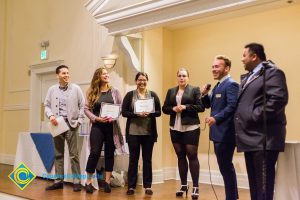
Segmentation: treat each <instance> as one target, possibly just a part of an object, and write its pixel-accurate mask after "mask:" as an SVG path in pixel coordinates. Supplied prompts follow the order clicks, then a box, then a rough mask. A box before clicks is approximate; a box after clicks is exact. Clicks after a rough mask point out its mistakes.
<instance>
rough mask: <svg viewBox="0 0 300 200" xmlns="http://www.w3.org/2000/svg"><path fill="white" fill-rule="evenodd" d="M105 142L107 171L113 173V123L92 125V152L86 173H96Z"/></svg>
mask: <svg viewBox="0 0 300 200" xmlns="http://www.w3.org/2000/svg"><path fill="white" fill-rule="evenodd" d="M104 141H105V147H104V159H105V171H107V172H112V170H113V166H114V152H115V145H114V140H113V125H112V123H94V124H93V125H92V128H91V134H90V145H91V152H90V155H89V158H88V161H87V164H86V172H88V173H94V172H95V169H96V166H97V163H98V160H99V157H100V154H101V150H102V146H103V142H104Z"/></svg>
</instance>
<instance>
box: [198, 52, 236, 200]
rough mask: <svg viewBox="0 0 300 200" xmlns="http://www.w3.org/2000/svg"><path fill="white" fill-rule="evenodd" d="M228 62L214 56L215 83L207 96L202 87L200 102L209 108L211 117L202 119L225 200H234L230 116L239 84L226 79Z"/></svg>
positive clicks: (232, 143) (213, 71)
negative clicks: (218, 170)
mask: <svg viewBox="0 0 300 200" xmlns="http://www.w3.org/2000/svg"><path fill="white" fill-rule="evenodd" d="M230 67H231V61H230V59H229V58H227V57H226V56H223V55H220V56H216V58H215V60H214V62H213V65H212V74H213V77H214V79H215V80H218V81H219V82H218V84H217V85H216V86H215V87H214V89H213V90H212V92H211V94H210V95H207V94H208V91H209V88H208V87H207V86H204V87H203V88H202V94H203V95H204V96H202V102H203V104H204V106H205V107H206V108H211V115H210V117H208V118H207V119H206V123H208V125H209V126H210V140H212V141H213V142H214V149H215V154H216V157H217V161H218V165H219V169H220V172H221V174H222V176H223V180H224V185H225V193H226V200H236V199H238V189H237V181H236V173H235V169H234V166H233V164H232V157H233V153H234V149H235V134H234V121H233V115H234V111H235V108H236V101H237V96H238V91H239V85H238V84H237V83H236V82H235V81H234V80H233V79H232V78H231V77H230V75H229V71H230Z"/></svg>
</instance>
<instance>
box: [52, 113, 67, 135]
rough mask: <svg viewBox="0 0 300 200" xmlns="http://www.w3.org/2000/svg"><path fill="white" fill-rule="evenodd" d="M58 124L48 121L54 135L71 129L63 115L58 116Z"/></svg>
mask: <svg viewBox="0 0 300 200" xmlns="http://www.w3.org/2000/svg"><path fill="white" fill-rule="evenodd" d="M56 121H57V125H56V126H54V125H53V124H52V123H51V122H49V123H48V127H49V130H50V133H51V135H52V137H55V136H58V135H60V134H62V133H64V132H66V131H68V130H70V128H69V126H68V124H67V122H66V121H65V119H64V118H63V117H61V116H60V117H56Z"/></svg>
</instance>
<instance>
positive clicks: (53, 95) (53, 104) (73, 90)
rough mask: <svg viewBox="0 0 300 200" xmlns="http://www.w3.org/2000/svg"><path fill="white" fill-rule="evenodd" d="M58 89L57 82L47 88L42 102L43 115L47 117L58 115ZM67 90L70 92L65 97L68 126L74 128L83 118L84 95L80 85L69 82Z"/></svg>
mask: <svg viewBox="0 0 300 200" xmlns="http://www.w3.org/2000/svg"><path fill="white" fill-rule="evenodd" d="M59 90H60V89H59V84H55V85H53V86H51V87H50V88H49V89H48V92H47V95H46V98H45V102H44V106H45V115H46V116H47V117H48V118H50V117H51V116H54V117H58V116H59V98H58V97H59ZM67 90H68V91H69V93H70V95H69V97H68V99H67V117H68V121H69V123H70V126H71V127H73V128H76V127H77V126H78V123H80V124H82V122H83V120H84V96H83V94H82V91H81V89H80V87H79V86H78V85H76V84H74V83H70V84H69V85H68V89H67Z"/></svg>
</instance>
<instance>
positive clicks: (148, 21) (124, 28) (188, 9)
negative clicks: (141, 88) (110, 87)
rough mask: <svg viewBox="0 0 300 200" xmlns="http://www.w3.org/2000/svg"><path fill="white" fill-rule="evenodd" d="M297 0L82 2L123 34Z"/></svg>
mask: <svg viewBox="0 0 300 200" xmlns="http://www.w3.org/2000/svg"><path fill="white" fill-rule="evenodd" d="M299 3H300V0H126V1H125V0H89V1H88V2H87V3H86V5H85V6H86V7H87V9H88V10H89V11H90V13H91V14H92V15H93V16H94V18H95V19H96V21H97V23H99V24H101V25H103V26H105V27H106V28H107V29H108V32H109V34H111V35H126V34H130V33H136V32H141V31H144V30H148V29H151V28H156V27H166V28H168V29H170V30H175V29H180V28H186V27H189V26H193V25H196V24H197V25H198V24H202V23H208V22H211V21H216V20H224V19H228V18H232V17H236V16H242V15H247V14H251V13H256V12H264V11H267V10H271V9H277V8H280V7H284V6H291V5H294V4H299Z"/></svg>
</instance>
